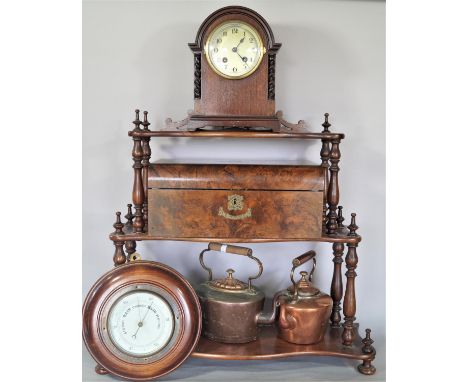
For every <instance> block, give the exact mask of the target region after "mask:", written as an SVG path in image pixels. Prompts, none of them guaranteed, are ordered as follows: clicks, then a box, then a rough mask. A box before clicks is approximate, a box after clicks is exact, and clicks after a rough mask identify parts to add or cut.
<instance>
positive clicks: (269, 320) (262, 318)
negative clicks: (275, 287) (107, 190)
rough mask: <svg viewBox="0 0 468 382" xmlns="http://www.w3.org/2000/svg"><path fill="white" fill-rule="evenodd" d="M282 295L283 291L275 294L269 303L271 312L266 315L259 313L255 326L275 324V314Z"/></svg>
mask: <svg viewBox="0 0 468 382" xmlns="http://www.w3.org/2000/svg"><path fill="white" fill-rule="evenodd" d="M283 294H284V291H280V292H276V293H275V295H274V296H273V301H272V302H271V311H270V312H268V313H264V312H262V313H260V314H259V315H258V316H257V324H259V325H271V324H273V323H274V322H275V319H276V312H277V311H278V307H279V306H280V302H279V298H280V296H282V295H283Z"/></svg>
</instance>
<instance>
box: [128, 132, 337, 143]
mask: <svg viewBox="0 0 468 382" xmlns="http://www.w3.org/2000/svg"><path fill="white" fill-rule="evenodd" d="M128 135H129V136H130V137H139V138H148V137H185V138H266V139H273V138H292V139H319V140H322V139H323V140H325V141H333V140H340V139H344V137H345V135H344V134H342V133H313V132H301V133H296V132H273V131H260V130H245V129H224V130H198V131H173V130H159V131H151V130H143V129H139V130H132V131H129V132H128Z"/></svg>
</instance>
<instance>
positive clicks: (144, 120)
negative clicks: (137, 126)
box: [142, 110, 151, 130]
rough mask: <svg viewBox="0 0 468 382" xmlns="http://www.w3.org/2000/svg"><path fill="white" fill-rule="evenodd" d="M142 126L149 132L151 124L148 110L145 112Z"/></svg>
mask: <svg viewBox="0 0 468 382" xmlns="http://www.w3.org/2000/svg"><path fill="white" fill-rule="evenodd" d="M142 125H143V129H144V130H149V129H148V126H149V125H151V123H149V122H148V112H147V111H146V110H145V111H144V112H143V123H142Z"/></svg>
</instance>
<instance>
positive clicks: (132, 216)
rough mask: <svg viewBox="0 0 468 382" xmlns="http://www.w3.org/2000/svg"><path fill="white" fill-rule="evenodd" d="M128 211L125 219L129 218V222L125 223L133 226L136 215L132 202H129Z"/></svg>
mask: <svg viewBox="0 0 468 382" xmlns="http://www.w3.org/2000/svg"><path fill="white" fill-rule="evenodd" d="M127 208H128V212H127V215H125V219H127V222H126V223H125V225H126V226H128V227H133V218H134V217H135V215H133V212H132V204H127Z"/></svg>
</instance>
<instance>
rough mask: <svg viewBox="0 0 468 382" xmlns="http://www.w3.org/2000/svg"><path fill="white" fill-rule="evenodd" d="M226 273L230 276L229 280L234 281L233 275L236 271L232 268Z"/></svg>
mask: <svg viewBox="0 0 468 382" xmlns="http://www.w3.org/2000/svg"><path fill="white" fill-rule="evenodd" d="M226 272H227V274H228V278H229V279H232V274H233V273H234V272H235V270H234V269H232V268H229V269H226Z"/></svg>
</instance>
